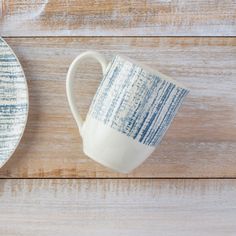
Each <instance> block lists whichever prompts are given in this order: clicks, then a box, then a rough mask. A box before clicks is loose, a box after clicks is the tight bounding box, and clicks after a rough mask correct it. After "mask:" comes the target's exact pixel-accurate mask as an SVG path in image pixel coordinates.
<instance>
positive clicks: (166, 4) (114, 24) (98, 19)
mask: <svg viewBox="0 0 236 236" xmlns="http://www.w3.org/2000/svg"><path fill="white" fill-rule="evenodd" d="M235 25H236V2H235V1H234V0H224V1H219V0H209V1H205V0H200V1H194V0H189V1H184V0H180V1H177V0H175V1H170V0H164V1H163V0H154V1H153V0H145V1H143V0H138V1H127V0H122V1H115V0H96V1H94V0H80V1H75V0H67V1H65V0H59V1H58V0H24V1H20V0H0V35H2V36H234V35H236V27H235Z"/></svg>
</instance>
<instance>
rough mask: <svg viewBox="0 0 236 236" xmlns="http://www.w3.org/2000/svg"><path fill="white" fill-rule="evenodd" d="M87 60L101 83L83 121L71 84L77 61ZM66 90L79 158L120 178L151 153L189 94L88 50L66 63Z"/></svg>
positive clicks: (140, 68) (124, 61)
mask: <svg viewBox="0 0 236 236" xmlns="http://www.w3.org/2000/svg"><path fill="white" fill-rule="evenodd" d="M88 57H90V58H94V59H96V60H97V61H98V62H99V63H100V64H101V66H102V71H103V79H102V81H101V84H100V86H99V87H98V90H97V92H96V94H95V96H94V98H93V101H92V104H91V106H90V108H89V111H88V114H87V116H86V120H85V121H83V119H82V117H81V116H80V113H79V111H78V109H77V107H76V102H75V96H74V93H73V79H74V76H75V73H76V70H77V67H78V65H79V63H80V62H81V60H83V59H84V58H88ZM66 91H67V97H68V102H69V106H70V108H71V111H72V114H73V116H74V118H75V120H76V123H77V125H78V128H79V131H80V134H81V137H82V140H83V150H84V153H85V154H86V155H87V156H89V157H90V158H92V159H93V160H95V161H97V162H99V163H100V164H103V165H104V166H106V167H109V168H111V169H113V170H116V171H118V172H121V173H128V172H130V171H131V170H133V169H134V168H136V167H137V166H139V165H140V164H141V163H142V162H143V161H144V160H145V159H146V158H147V157H148V156H149V155H150V154H151V153H152V152H153V151H154V150H155V148H156V147H157V145H158V144H159V143H160V141H161V139H162V138H163V135H164V134H165V132H166V130H167V128H168V127H169V125H170V123H171V122H172V120H173V118H174V116H175V114H176V112H177V110H178V108H179V107H180V105H181V103H182V101H183V99H184V97H185V96H186V95H187V94H188V92H189V90H188V89H186V88H185V87H184V86H182V85H180V84H179V83H177V82H176V81H174V80H172V79H171V78H169V77H168V76H166V75H164V74H162V73H160V72H158V71H156V70H153V69H151V68H149V67H147V66H145V65H142V64H140V63H138V62H136V61H134V60H131V59H129V58H127V57H124V56H120V55H117V56H115V57H114V59H113V60H112V61H111V62H110V63H109V64H107V62H106V60H105V58H104V57H103V56H102V55H101V54H99V53H97V52H94V51H87V52H85V53H82V54H80V55H79V56H78V57H77V58H76V59H75V60H74V61H73V62H72V64H71V65H70V68H69V71H68V74H67V80H66Z"/></svg>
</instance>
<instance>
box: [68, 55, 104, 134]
mask: <svg viewBox="0 0 236 236" xmlns="http://www.w3.org/2000/svg"><path fill="white" fill-rule="evenodd" d="M85 58H94V59H96V60H97V61H98V62H99V63H100V65H101V67H102V72H103V76H104V75H105V72H106V69H107V62H106V60H105V58H104V57H103V56H102V55H101V54H100V53H98V52H95V51H87V52H84V53H81V54H80V55H79V56H77V57H76V58H75V59H74V61H73V62H72V63H71V65H70V67H69V70H68V72H67V77H66V94H67V99H68V102H69V106H70V109H71V112H72V115H73V117H74V119H75V121H76V123H77V126H78V128H79V131H80V134H81V135H82V133H81V131H82V127H83V123H84V121H83V119H82V117H81V115H80V113H79V110H78V108H77V106H76V102H75V95H74V92H73V82H74V77H75V74H76V71H77V67H78V65H79V64H80V62H81V60H83V59H85Z"/></svg>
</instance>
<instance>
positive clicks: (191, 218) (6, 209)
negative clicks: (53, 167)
mask: <svg viewBox="0 0 236 236" xmlns="http://www.w3.org/2000/svg"><path fill="white" fill-rule="evenodd" d="M0 202H1V204H0V222H1V224H0V234H1V235H4V236H14V235H17V236H18V235H24V236H31V235H35V236H38V235H40V236H42V235H43V236H47V235H58V236H60V235H72V236H75V235H85V236H86V235H102V236H108V235H111V234H112V235H114V236H116V235H124V236H125V235H137V236H143V235H145V236H149V235H165V236H169V235H181V236H184V235H186V236H192V235H202V236H205V235H215V236H217V235H220V236H222V235H235V233H236V224H235V218H236V207H235V206H236V180H29V179H28V180H1V181H0Z"/></svg>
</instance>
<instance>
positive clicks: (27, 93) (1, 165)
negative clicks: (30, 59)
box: [0, 36, 29, 169]
mask: <svg viewBox="0 0 236 236" xmlns="http://www.w3.org/2000/svg"><path fill="white" fill-rule="evenodd" d="M0 39H1V40H2V41H3V42H4V43H5V44H6V45H7V46H8V48H9V49H10V51H11V53H12V54H13V55H14V56H15V58H16V61H17V63H18V64H19V66H20V68H21V71H22V73H23V76H24V81H25V85H26V102H27V111H26V119H25V122H24V125H23V129H22V131H21V134H20V135H19V138H18V141H17V143H16V145H15V147H14V149H13V150H12V151H11V152H10V153H9V155H8V157H7V158H6V159H5V160H4V161H3V162H2V163H0V169H1V168H2V167H3V166H4V165H5V164H6V163H7V162H8V161H9V160H10V158H11V157H12V156H13V154H14V153H15V151H16V149H17V147H18V146H19V144H20V141H21V139H22V137H23V135H24V133H25V129H26V125H27V123H28V118H29V87H28V82H27V79H26V76H25V72H24V69H23V67H22V65H21V63H20V61H19V59H18V57H17V56H16V54H15V52H14V51H13V49H12V48H11V47H10V45H9V44H8V43H7V42H6V41H5V39H4V38H3V37H1V36H0Z"/></svg>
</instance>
